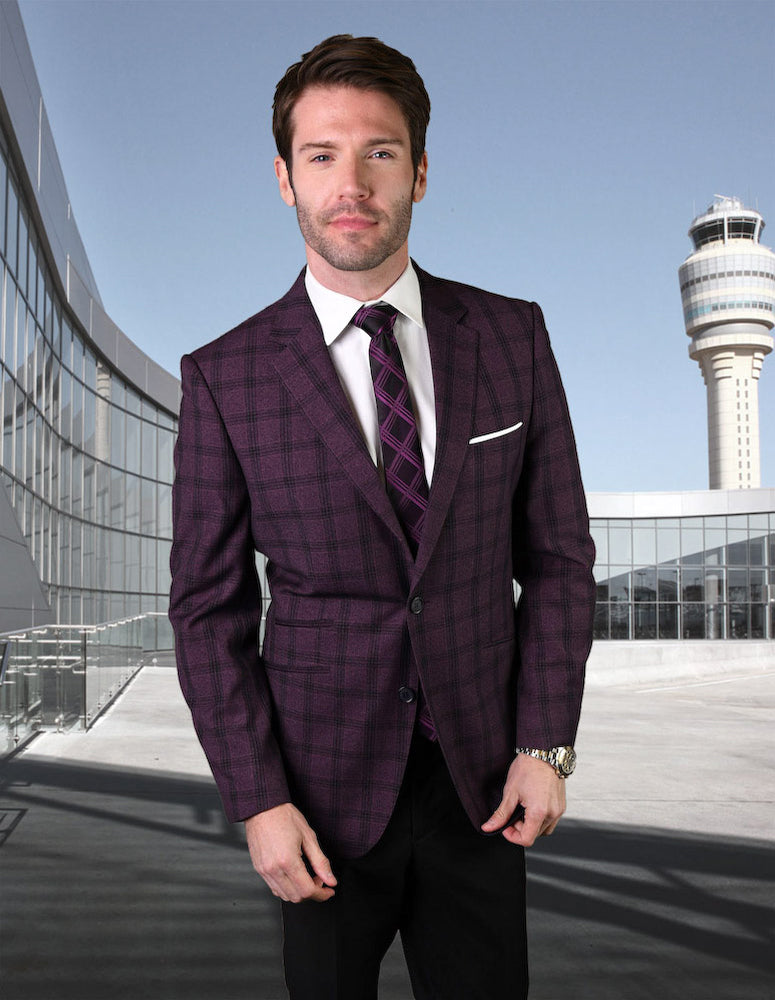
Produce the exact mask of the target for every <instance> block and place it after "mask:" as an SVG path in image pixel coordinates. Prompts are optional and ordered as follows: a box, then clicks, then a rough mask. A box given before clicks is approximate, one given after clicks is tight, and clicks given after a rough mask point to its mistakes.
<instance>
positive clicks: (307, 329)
mask: <svg viewBox="0 0 775 1000" xmlns="http://www.w3.org/2000/svg"><path fill="white" fill-rule="evenodd" d="M285 304H287V310H286V312H285V313H284V314H283V316H282V317H281V322H280V323H278V325H277V326H276V328H275V330H274V337H275V339H276V340H278V341H279V342H281V343H282V344H283V346H282V348H281V350H280V352H279V353H278V355H277V356H276V357H275V359H274V362H273V363H274V367H275V370H276V372H277V374H278V376H279V377H280V379H281V380H282V382H283V384H284V385H285V387H286V389H287V390H288V391H289V392H290V393H291V395H292V396H293V398H294V399H295V400H296V402H297V403H298V405H299V406H300V408H301V409H302V411H303V412H304V413H305V415H306V417H307V419H308V420H309V423H310V426H311V429H312V432H313V433H315V434H316V435H317V436H318V437H319V438H320V440H321V441H322V442H323V444H324V445H325V446H326V447H327V448H328V449H329V451H330V452H331V454H332V455H333V457H334V458H335V459H336V461H337V462H338V463H339V464H340V465H341V466H342V468H343V469H344V471H345V472H346V473H347V475H348V476H349V478H350V479H351V481H352V483H353V485H354V486H355V487H356V488H357V489H358V490H360V492H361V493H362V494H363V496H364V497H365V499H366V501H367V502H368V504H369V505H370V507H371V508H372V510H373V511H374V513H375V514H376V515H377V516H378V517H380V518H381V519H382V520H383V521H384V522H385V524H386V525H387V527H388V528H389V529H390V531H391V532H392V533H393V534H394V535H395V536H396V537H397V538H398V539H399V540H400V541H401V543H402V544H403V546H404V547H405V549H406V552H407V555H408V557H409V558H410V559H411V555H410V553H409V544H408V542H407V540H406V536H405V534H404V531H403V529H402V527H401V525H400V523H399V521H398V517H397V516H396V512H395V510H394V509H393V505H392V504H391V502H390V499H389V498H388V495H387V493H386V492H385V487H384V485H383V483H382V480H381V479H380V476H379V472H378V471H377V468H376V466H375V465H374V463H373V462H372V460H371V456H370V455H369V453H368V450H367V448H366V444H365V442H364V440H363V435H362V433H361V430H360V428H359V427H358V425H357V422H356V419H355V416H354V414H353V412H352V409H351V407H350V404H349V402H348V400H347V397H346V396H345V393H344V390H343V389H342V385H341V383H340V381H339V376H338V375H337V373H336V369H335V368H334V363H333V361H332V360H331V356H330V355H329V353H328V348H327V347H326V343H325V340H324V339H323V331H322V330H321V328H320V323H319V322H318V318H317V316H316V315H315V310H314V309H313V308H312V304H311V303H310V301H309V298H308V297H307V294H306V291H305V289H304V279H303V272H302V277H300V279H299V281H297V282H296V284H295V285H294V287H293V288H292V289H291V291H290V292H289V294H288V297H287V298H286V300H285Z"/></svg>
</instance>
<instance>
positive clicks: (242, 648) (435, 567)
mask: <svg viewBox="0 0 775 1000" xmlns="http://www.w3.org/2000/svg"><path fill="white" fill-rule="evenodd" d="M417 270H418V275H419V278H420V287H421V290H422V302H423V317H424V320H425V325H426V329H427V331H428V343H429V347H430V356H431V362H432V366H433V382H434V395H435V398H436V460H435V463H434V476H433V482H432V484H431V485H430V494H429V497H428V507H427V509H426V511H425V519H424V523H423V535H422V540H421V543H420V546H419V548H418V550H417V554H416V556H413V555H412V552H411V550H410V548H409V544H408V542H407V538H406V533H405V531H404V530H403V528H402V527H401V524H400V522H399V519H398V517H397V515H396V512H395V509H394V508H393V505H392V504H391V502H390V499H389V498H388V496H387V492H386V490H385V486H384V483H383V481H382V478H381V477H380V475H379V474H378V471H377V469H376V468H375V466H374V463H373V461H372V459H371V457H370V455H369V452H368V449H367V447H366V444H365V442H364V440H363V435H362V433H361V430H360V427H359V426H358V424H357V421H356V419H355V418H354V415H353V412H352V407H351V405H350V401H349V399H348V398H347V396H346V395H345V392H344V391H343V389H342V387H341V384H340V383H339V380H338V377H337V374H336V370H335V368H334V365H333V362H332V361H331V357H330V355H329V352H328V348H327V347H326V345H325V342H324V340H323V336H322V333H321V330H320V326H319V324H318V322H317V319H316V316H315V313H314V310H313V308H312V305H311V303H310V301H309V299H308V297H307V295H306V292H305V289H304V280H303V277H300V278H299V280H298V281H297V282H296V283H295V285H294V287H293V288H292V289H291V290H290V291H289V292H288V294H287V295H285V296H284V297H283V298H282V299H280V300H279V301H278V302H276V303H274V305H272V306H270V307H269V308H267V309H265V310H264V311H263V312H261V313H259V314H257V315H256V316H253V317H251V318H250V319H248V320H246V321H245V322H244V323H242V324H240V326H238V327H237V328H235V329H234V330H232V331H230V332H229V333H227V334H225V335H224V336H223V337H221V338H220V339H218V340H216V341H214V342H213V343H211V344H208V345H207V346H205V347H202V348H200V349H199V350H197V351H196V352H195V353H194V354H192V355H189V356H187V357H185V358H184V359H183V362H182V366H181V367H182V390H183V396H182V404H181V412H180V430H179V434H178V441H177V445H176V453H175V461H176V480H175V486H174V489H173V518H174V537H173V546H172V559H171V564H172V593H171V598H170V619H171V621H172V623H173V626H174V629H175V638H176V651H177V659H178V670H179V673H180V678H181V684H182V687H183V691H184V694H185V696H186V699H187V701H188V703H189V706H190V708H191V712H192V716H193V719H194V723H195V726H196V729H197V732H198V734H199V738H200V740H201V742H202V745H203V747H204V749H205V752H206V754H207V756H208V759H209V761H210V764H211V767H212V769H213V775H214V777H215V779H216V782H217V784H218V788H219V790H220V793H221V796H222V799H223V803H224V808H225V810H226V813H227V816H228V818H229V819H230V820H232V821H236V820H240V819H244V818H246V817H248V816H252V815H253V814H255V813H256V812H259V811H261V810H263V809H269V808H271V807H272V806H275V805H278V804H280V803H281V802H289V801H292V802H294V803H295V804H296V805H297V806H298V807H299V809H301V811H302V812H303V813H304V814H305V816H306V817H307V819H308V820H309V822H310V824H311V825H312V827H313V829H315V831H316V832H317V834H318V836H319V838H320V841H321V843H322V844H323V845H324V849H331V850H334V851H335V853H337V854H338V855H342V856H349V857H355V856H358V855H360V854H363V853H365V852H366V851H368V850H369V848H370V847H371V846H373V844H375V843H376V841H377V840H378V839H379V837H380V835H381V834H382V831H383V830H384V829H385V826H386V824H387V822H388V821H389V818H390V815H391V813H392V811H393V806H394V803H395V799H396V796H397V794H398V790H399V788H400V786H401V781H402V778H403V774H404V770H405V766H406V759H407V755H408V753H409V747H410V745H411V740H412V736H413V733H414V730H415V723H416V715H417V705H416V704H413V703H412V704H407V703H405V702H404V701H403V700H402V699H401V697H400V691H401V689H402V687H404V686H406V687H411V688H414V689H415V690H419V689H422V692H423V694H424V696H425V698H426V699H427V702H428V705H429V706H430V708H431V710H432V713H433V721H434V723H435V725H436V730H437V732H438V736H439V743H440V745H441V747H442V748H443V751H444V757H445V759H446V761H447V764H448V766H449V770H450V772H451V774H452V777H453V779H454V782H455V787H456V788H457V791H458V794H459V795H460V799H461V802H462V803H463V805H464V807H465V809H466V810H467V812H468V815H469V816H470V818H471V822H472V823H473V824H474V825H475V826H478V825H479V824H481V823H482V822H484V820H485V819H486V818H487V817H488V816H489V815H490V813H491V812H492V810H493V808H494V807H495V806H496V805H497V803H498V799H499V797H500V792H501V789H502V787H503V780H504V777H505V774H506V771H507V769H508V767H509V764H510V763H511V761H512V759H513V756H514V747H515V746H519V745H521V746H537V747H546V746H554V745H556V744H562V743H572V742H573V740H574V736H575V731H576V725H577V722H578V717H579V709H580V703H581V692H582V686H583V677H584V663H585V660H586V657H587V654H588V652H589V645H590V641H591V624H592V613H593V608H594V594H595V589H594V580H593V578H592V574H591V565H592V559H593V548H592V543H591V539H590V537H589V532H588V522H587V514H586V506H585V501H584V493H583V490H582V485H581V478H580V476H579V470H578V463H577V459H576V449H575V444H574V440H573V434H572V431H571V426H570V420H569V417H568V411H567V407H566V404H565V398H564V395H563V392H562V385H561V383H560V378H559V374H558V372H557V367H556V365H555V363H554V358H553V356H552V352H551V348H550V345H549V339H548V336H547V333H546V329H545V327H544V323H543V317H542V315H541V311H540V310H539V309H538V307H537V306H535V305H534V304H531V303H528V302H524V301H521V300H519V299H512V298H506V297H505V296H500V295H493V294H491V293H488V292H483V291H481V290H479V289H475V288H472V287H470V286H466V285H460V284H457V283H455V282H450V281H443V280H441V279H438V278H433V277H431V276H430V275H428V274H425V273H424V272H422V271H420V270H419V269H417ZM517 425H521V426H519V429H515V430H513V432H511V433H507V434H502V435H499V436H496V437H488V436H489V435H492V434H494V433H497V432H500V431H503V430H504V429H506V428H515V427H516V426H517ZM483 438H487V439H484V440H483ZM256 549H258V550H259V551H261V552H262V553H264V555H265V556H267V558H268V578H269V586H270V589H271V598H272V601H271V607H270V609H269V613H268V616H267V620H266V628H265V632H264V638H263V644H262V645H259V640H258V629H259V622H260V619H261V593H260V589H259V584H258V579H257V576H256V570H255V550H256ZM514 578H516V579H517V580H518V582H519V584H520V586H521V589H522V595H521V598H520V603H519V608H518V609H515V606H514V596H513V580H514ZM515 611H516V613H515Z"/></svg>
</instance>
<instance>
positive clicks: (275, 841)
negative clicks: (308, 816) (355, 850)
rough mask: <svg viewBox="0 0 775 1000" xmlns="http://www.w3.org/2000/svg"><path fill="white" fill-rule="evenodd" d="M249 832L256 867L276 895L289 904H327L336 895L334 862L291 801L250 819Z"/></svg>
mask: <svg viewBox="0 0 775 1000" xmlns="http://www.w3.org/2000/svg"><path fill="white" fill-rule="evenodd" d="M245 833H246V834H247V838H248V850H249V851H250V858H251V861H252V862H253V867H254V868H255V869H256V871H257V872H258V874H259V875H260V876H261V878H262V879H263V880H264V881H265V882H266V884H267V885H268V886H269V888H270V889H271V890H272V892H273V893H274V895H275V896H279V897H280V899H282V900H285V902H286V903H300V902H301V901H302V900H305V899H312V900H314V901H315V902H317V903H324V902H325V901H326V900H327V899H330V898H331V897H332V896H333V895H334V890H333V889H332V888H331V886H334V885H336V879H335V878H334V873H333V872H332V871H331V863H330V862H329V860H328V858H327V857H326V856H325V854H323V852H322V851H321V849H320V845H319V844H318V838H317V837H316V836H315V832H314V830H313V829H312V827H311V826H310V825H309V824H308V823H307V821H306V820H305V819H304V817H303V816H302V814H301V813H300V812H299V810H298V809H297V808H296V807H295V806H293V805H291V803H290V802H286V803H284V804H283V805H281V806H275V808H274V809H267V810H266V811H265V812H260V813H257V814H256V815H255V816H251V817H250V819H246V820H245ZM304 858H306V859H307V861H308V862H309V866H310V868H312V870H313V872H314V873H315V874H314V876H312V875H310V873H309V871H308V870H307V865H306V864H305V863H304Z"/></svg>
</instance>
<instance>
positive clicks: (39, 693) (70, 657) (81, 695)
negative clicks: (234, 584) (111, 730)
mask: <svg viewBox="0 0 775 1000" xmlns="http://www.w3.org/2000/svg"><path fill="white" fill-rule="evenodd" d="M171 647H172V638H171V629H170V626H169V620H168V619H167V616H166V615H164V614H160V613H156V612H149V613H146V614H142V615H136V616H134V617H132V618H123V619H121V620H119V621H115V622H105V623H103V624H100V625H50V626H47V627H44V628H33V629H27V630H25V631H18V630H17V631H15V632H8V633H5V634H4V635H0V757H2V756H5V755H6V754H8V753H10V752H11V751H13V750H14V749H16V748H17V747H18V746H20V745H21V744H22V743H23V742H24V741H25V740H27V739H29V738H30V737H31V736H33V735H34V734H35V733H36V732H39V731H41V730H57V731H58V732H67V731H70V730H73V729H88V728H89V726H91V725H92V723H93V722H94V721H95V719H97V717H98V716H99V715H100V714H101V713H102V712H103V711H104V710H105V709H106V708H107V707H108V705H109V704H110V703H111V702H112V701H113V700H114V698H115V697H116V695H118V694H119V692H120V691H121V690H122V688H123V687H124V686H125V685H126V684H127V683H128V682H129V681H130V680H131V679H132V677H134V675H135V674H136V673H137V671H138V670H139V669H140V668H141V667H142V666H143V664H144V663H145V662H149V661H150V659H151V654H152V653H153V652H156V651H158V650H166V649H170V648H171Z"/></svg>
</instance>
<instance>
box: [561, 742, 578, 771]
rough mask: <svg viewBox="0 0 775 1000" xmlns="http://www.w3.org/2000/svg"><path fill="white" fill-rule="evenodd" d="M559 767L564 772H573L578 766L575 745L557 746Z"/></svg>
mask: <svg viewBox="0 0 775 1000" xmlns="http://www.w3.org/2000/svg"><path fill="white" fill-rule="evenodd" d="M557 767H559V769H560V770H561V771H562V773H563V774H573V771H574V770H575V768H576V751H575V750H574V749H573V747H557Z"/></svg>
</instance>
